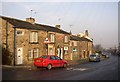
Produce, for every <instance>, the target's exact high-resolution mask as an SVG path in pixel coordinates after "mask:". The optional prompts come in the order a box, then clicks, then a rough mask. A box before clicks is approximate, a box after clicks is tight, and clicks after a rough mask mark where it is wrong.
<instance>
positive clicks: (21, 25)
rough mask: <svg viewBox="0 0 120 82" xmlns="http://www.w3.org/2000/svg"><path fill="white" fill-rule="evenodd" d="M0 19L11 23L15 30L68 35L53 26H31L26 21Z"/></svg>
mask: <svg viewBox="0 0 120 82" xmlns="http://www.w3.org/2000/svg"><path fill="white" fill-rule="evenodd" d="M0 18H2V19H4V20H7V21H8V22H9V23H11V24H12V25H13V26H15V27H16V28H21V29H33V30H43V31H51V32H57V33H62V34H69V33H68V32H66V31H64V30H62V29H59V28H56V27H53V26H49V25H43V24H37V23H35V24H31V23H29V22H27V21H23V20H19V19H15V18H9V17H4V16H0Z"/></svg>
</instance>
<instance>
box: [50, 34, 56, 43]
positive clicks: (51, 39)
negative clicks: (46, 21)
mask: <svg viewBox="0 0 120 82" xmlns="http://www.w3.org/2000/svg"><path fill="white" fill-rule="evenodd" d="M50 42H53V43H54V42H55V34H52V33H50Z"/></svg>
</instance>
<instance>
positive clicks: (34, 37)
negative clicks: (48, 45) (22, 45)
mask: <svg viewBox="0 0 120 82" xmlns="http://www.w3.org/2000/svg"><path fill="white" fill-rule="evenodd" d="M30 42H31V43H33V42H38V32H31V33H30Z"/></svg>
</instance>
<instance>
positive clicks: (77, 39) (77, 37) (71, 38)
mask: <svg viewBox="0 0 120 82" xmlns="http://www.w3.org/2000/svg"><path fill="white" fill-rule="evenodd" d="M70 40H75V41H88V42H92V41H91V40H89V39H87V38H85V37H79V36H75V35H71V36H70Z"/></svg>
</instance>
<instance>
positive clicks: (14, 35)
mask: <svg viewBox="0 0 120 82" xmlns="http://www.w3.org/2000/svg"><path fill="white" fill-rule="evenodd" d="M13 28H14V45H13V46H14V62H13V65H14V66H15V65H16V63H15V58H16V57H15V56H16V27H13Z"/></svg>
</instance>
